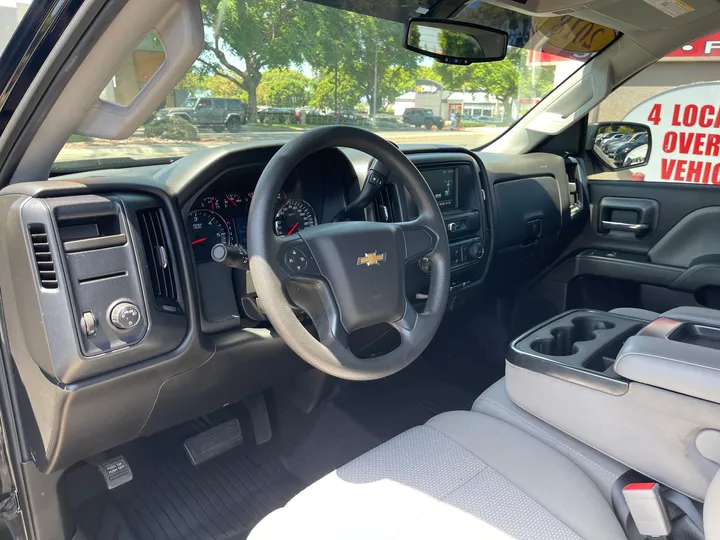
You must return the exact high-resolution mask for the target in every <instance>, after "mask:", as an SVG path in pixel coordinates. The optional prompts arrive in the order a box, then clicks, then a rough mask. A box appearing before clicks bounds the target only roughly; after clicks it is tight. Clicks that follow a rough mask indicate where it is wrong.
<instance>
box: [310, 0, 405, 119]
mask: <svg viewBox="0 0 720 540" xmlns="http://www.w3.org/2000/svg"><path fill="white" fill-rule="evenodd" d="M308 6H309V7H308V9H309V10H310V11H311V12H312V13H313V15H312V16H307V17H305V18H304V24H305V26H304V28H305V32H306V33H305V35H306V36H308V39H310V40H312V43H313V46H312V47H308V48H307V50H306V51H304V53H303V54H304V58H305V60H306V61H307V62H309V63H310V64H311V65H312V66H313V68H314V69H315V70H316V71H317V72H318V73H320V74H321V78H322V79H323V81H325V79H327V78H330V79H331V81H330V83H328V82H327V81H325V82H324V84H332V87H333V102H335V101H338V103H337V107H336V106H335V105H333V108H340V105H341V102H345V103H347V102H348V101H353V100H354V93H355V91H356V89H355V88H353V89H352V91H351V94H349V95H347V96H345V97H343V96H340V92H341V90H340V89H341V86H343V87H345V88H346V89H349V88H348V85H347V82H348V81H347V79H350V80H352V81H354V83H355V85H356V87H357V89H359V91H360V93H361V96H362V97H363V98H365V100H366V101H367V102H368V105H369V106H370V110H371V111H375V110H380V108H381V107H382V104H383V103H384V102H388V101H389V100H391V99H394V98H395V97H396V96H397V95H398V88H404V87H407V81H408V79H409V78H410V76H409V72H410V71H411V70H414V68H415V67H416V66H417V63H418V59H419V56H418V55H417V54H415V53H412V52H410V51H408V50H406V49H405V48H404V47H403V41H404V31H403V26H402V25H401V24H399V23H396V22H392V21H387V20H384V19H378V18H374V17H369V16H367V15H360V14H358V13H353V12H350V11H343V10H340V9H335V8H329V7H326V6H319V5H315V4H310V3H308ZM399 68H401V69H399ZM376 73H377V79H376ZM341 78H343V79H345V82H344V83H343V84H341V82H340V79H341ZM411 87H412V85H410V88H411ZM336 89H337V94H338V97H337V100H336V99H335V93H336V92H335V90H336ZM408 89H409V88H408ZM376 97H377V103H374V100H375V98H376Z"/></svg>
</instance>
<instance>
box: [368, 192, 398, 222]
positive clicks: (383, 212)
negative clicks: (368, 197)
mask: <svg viewBox="0 0 720 540" xmlns="http://www.w3.org/2000/svg"><path fill="white" fill-rule="evenodd" d="M394 189H395V188H394V186H393V185H392V184H385V185H383V187H381V188H380V191H379V192H378V193H377V195H375V201H373V203H374V206H375V208H374V210H375V221H383V222H386V223H394V222H395V221H397V219H396V216H397V212H396V209H395V198H394V194H395V193H394V191H393V190H394Z"/></svg>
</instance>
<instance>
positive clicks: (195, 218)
mask: <svg viewBox="0 0 720 540" xmlns="http://www.w3.org/2000/svg"><path fill="white" fill-rule="evenodd" d="M188 236H190V243H191V244H192V247H193V253H194V254H195V262H205V261H209V260H212V257H211V256H210V251H211V250H212V247H213V246H214V245H215V244H217V243H220V242H221V243H223V244H227V243H228V241H229V238H230V232H229V231H228V226H227V224H226V223H225V220H223V218H222V217H220V215H218V214H216V213H215V212H213V211H212V210H205V209H202V210H195V211H194V212H190V214H189V215H188Z"/></svg>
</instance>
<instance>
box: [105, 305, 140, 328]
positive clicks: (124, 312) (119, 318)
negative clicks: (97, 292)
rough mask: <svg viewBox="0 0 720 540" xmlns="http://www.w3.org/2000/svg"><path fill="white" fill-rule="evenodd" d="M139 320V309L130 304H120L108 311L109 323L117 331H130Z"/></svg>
mask: <svg viewBox="0 0 720 540" xmlns="http://www.w3.org/2000/svg"><path fill="white" fill-rule="evenodd" d="M141 320H142V315H140V309H139V308H138V307H137V306H136V305H135V304H131V303H130V302H120V303H118V304H116V305H115V307H113V308H112V311H110V322H111V323H112V325H113V326H114V327H115V328H117V329H118V330H122V331H127V330H132V329H133V328H135V327H136V326H137V325H138V324H140V321H141Z"/></svg>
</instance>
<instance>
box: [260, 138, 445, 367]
mask: <svg viewBox="0 0 720 540" xmlns="http://www.w3.org/2000/svg"><path fill="white" fill-rule="evenodd" d="M331 147H346V148H353V149H356V150H360V151H362V152H365V153H367V154H370V155H371V156H373V157H375V158H377V159H379V160H380V161H382V162H383V163H384V164H385V165H387V166H388V167H389V168H390V169H391V170H392V171H393V174H394V177H395V178H396V179H399V180H400V182H401V183H402V185H403V186H404V187H405V188H407V190H408V191H409V192H410V195H411V196H412V199H413V201H414V202H415V204H416V205H417V207H418V211H419V216H418V217H417V218H416V219H414V220H412V221H406V222H402V223H376V222H366V221H353V222H344V223H328V224H321V225H317V226H315V227H311V228H308V229H303V230H301V231H299V232H298V233H296V234H293V235H290V236H287V237H277V236H276V235H275V233H274V231H273V227H272V225H273V221H274V216H275V204H276V201H277V196H278V193H280V190H281V188H282V186H283V184H284V182H285V180H286V178H287V177H288V176H289V175H290V173H291V172H292V171H293V169H295V167H296V166H297V165H298V164H299V163H300V162H301V161H302V160H303V159H305V158H306V157H308V156H309V155H311V154H313V153H314V152H317V151H318V150H322V149H325V148H331ZM320 173H321V174H322V173H323V171H320ZM247 240H248V255H249V257H250V271H251V273H252V279H253V283H254V285H255V290H256V292H257V296H258V302H259V304H260V305H261V307H262V309H263V310H264V311H265V314H266V315H267V317H268V319H269V320H270V322H271V323H272V325H273V327H274V329H275V331H277V333H278V334H279V335H280V336H281V337H282V338H283V339H284V340H285V343H287V345H288V346H289V347H290V348H291V349H292V350H293V351H295V353H297V354H298V355H299V356H300V357H301V358H302V359H304V360H305V361H306V362H308V363H309V364H310V365H312V366H314V367H316V368H317V369H319V370H321V371H324V372H325V373H328V374H329V375H333V376H335V377H339V378H343V379H349V380H371V379H379V378H381V377H387V376H388V375H392V374H393V373H395V372H397V371H400V370H401V369H402V368H404V367H406V366H407V365H408V364H410V363H411V362H412V361H413V360H415V359H416V358H417V357H418V356H419V355H420V353H422V352H423V350H425V348H426V347H427V345H428V344H429V343H430V340H431V339H432V338H433V336H434V335H435V332H436V331H437V329H438V326H439V325H440V321H441V320H442V317H443V313H444V312H445V306H446V304H447V299H448V293H449V285H450V249H449V246H448V238H447V233H446V231H445V223H444V221H443V218H442V214H441V213H440V209H439V208H438V205H437V202H436V201H435V197H434V195H433V193H432V191H431V190H430V188H429V187H428V185H427V183H426V182H425V179H424V178H423V177H422V175H421V174H420V172H419V171H418V170H417V169H416V168H415V166H414V165H413V164H412V162H411V161H410V160H409V159H408V158H407V157H406V156H405V155H404V154H403V153H402V152H401V151H400V150H398V149H397V148H396V147H395V146H393V145H392V144H391V143H390V142H388V141H386V140H385V139H383V138H381V137H379V136H377V135H375V134H373V133H371V132H369V131H365V130H363V129H359V128H354V127H350V126H327V127H322V128H316V129H313V130H310V131H307V132H305V133H303V134H302V135H300V136H298V137H295V138H293V139H292V140H291V141H290V142H288V143H286V144H285V145H284V146H283V147H282V148H281V149H280V150H279V151H278V152H277V153H276V154H275V155H274V156H273V158H272V159H271V160H270V162H269V163H268V164H267V166H266V167H265V170H264V171H263V173H262V175H261V176H260V179H259V180H258V184H257V187H256V188H255V191H254V193H253V199H252V204H251V205H250V214H249V216H248V229H247ZM425 256H427V257H429V259H430V264H431V267H432V273H431V278H430V290H429V293H428V298H427V301H426V304H425V309H424V311H423V312H422V313H418V312H417V310H416V309H415V308H414V307H413V306H412V304H411V303H410V302H409V301H408V299H407V297H406V293H405V283H404V282H405V265H407V264H409V263H411V262H413V261H417V260H418V259H419V258H421V257H425ZM291 302H292V305H295V306H297V307H299V308H300V309H302V310H303V311H304V312H305V313H307V314H308V316H309V317H310V319H311V320H312V322H313V324H314V326H315V329H316V331H317V337H314V336H313V335H312V334H311V333H310V332H309V331H308V330H307V329H306V327H305V326H304V325H303V324H302V323H301V322H300V320H299V319H298V317H297V315H296V314H295V312H294V311H293V308H292V305H291ZM379 323H389V324H390V325H391V326H392V327H393V328H395V330H397V331H398V333H399V334H400V345H399V346H398V347H397V348H396V349H394V350H393V351H391V352H388V353H387V354H384V355H382V356H377V357H373V358H366V359H365V358H364V359H361V358H358V357H357V356H356V355H355V354H354V353H353V352H352V351H351V350H350V348H349V345H348V336H349V334H350V333H351V332H353V331H355V330H358V329H361V328H366V327H369V326H372V325H375V324H379Z"/></svg>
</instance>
